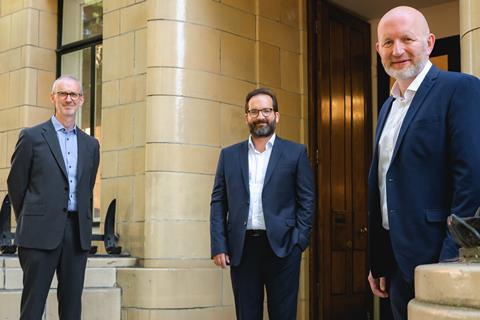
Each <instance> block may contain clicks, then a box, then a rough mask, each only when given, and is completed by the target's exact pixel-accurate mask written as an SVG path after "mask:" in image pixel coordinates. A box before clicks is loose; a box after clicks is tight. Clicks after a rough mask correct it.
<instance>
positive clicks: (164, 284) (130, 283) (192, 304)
mask: <svg viewBox="0 0 480 320" xmlns="http://www.w3.org/2000/svg"><path fill="white" fill-rule="evenodd" d="M117 281H118V285H119V286H120V287H121V288H122V293H123V294H122V306H123V307H125V308H129V307H135V308H149V309H154V308H162V309H181V308H201V307H209V306H218V305H220V303H221V294H220V292H221V290H220V288H221V282H222V275H221V271H218V270H212V269H193V268H191V269H141V268H138V269H129V268H126V269H119V270H118V271H117Z"/></svg>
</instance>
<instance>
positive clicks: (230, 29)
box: [102, 0, 308, 319]
mask: <svg viewBox="0 0 480 320" xmlns="http://www.w3.org/2000/svg"><path fill="white" fill-rule="evenodd" d="M104 6H105V7H104V8H105V16H104V19H105V33H104V37H105V41H104V45H105V51H104V52H105V56H104V61H105V65H104V78H103V80H104V83H103V85H104V88H103V92H104V114H103V115H102V121H103V130H104V131H103V137H104V141H105V143H104V146H103V153H102V156H103V160H102V162H103V167H102V168H103V171H102V172H103V180H102V182H103V185H102V202H103V199H104V197H105V196H106V195H112V196H113V195H116V196H117V197H118V199H123V200H122V201H124V204H123V205H122V204H119V210H120V223H119V229H118V231H119V233H120V237H121V245H122V246H123V247H124V248H126V249H127V250H128V251H129V252H131V253H132V254H133V255H134V256H136V257H138V258H139V261H140V266H141V267H140V268H130V269H123V270H119V271H118V283H119V285H120V286H121V288H122V293H123V294H122V308H123V309H122V317H125V318H128V319H130V318H131V317H133V318H135V319H147V318H149V317H150V318H152V319H157V318H158V319H164V318H165V319H167V318H168V319H173V318H178V319H180V318H182V319H183V318H189V319H190V318H191V319H233V318H234V317H235V316H234V308H233V297H232V291H231V287H230V276H229V272H228V269H227V270H221V269H219V268H217V267H215V266H214V265H213V263H212V261H211V260H210V240H209V237H210V236H209V209H210V204H209V203H210V194H211V190H212V185H213V178H214V174H215V169H216V164H217V160H218V155H219V151H220V149H221V148H222V147H225V146H227V145H230V144H233V143H236V142H239V141H241V140H244V139H246V138H247V136H248V130H247V127H246V125H245V123H244V97H245V94H246V93H247V92H248V91H250V90H252V89H253V88H255V87H257V86H258V85H267V86H270V87H272V88H273V89H274V90H275V91H276V92H277V94H278V96H279V103H280V112H281V114H282V118H281V123H280V126H279V134H281V135H282V136H283V137H285V138H288V139H292V140H295V141H298V142H305V141H304V137H305V131H306V126H305V114H307V112H306V101H307V99H306V87H307V83H306V61H307V55H306V31H305V30H306V23H305V16H306V15H305V7H304V5H303V1H300V0H282V1H277V0H262V1H259V0H222V1H212V0H147V1H145V2H143V1H135V2H134V1H133V0H129V1H123V2H120V1H113V0H109V1H105V2H104ZM134 7H142V8H141V9H140V8H139V9H138V11H135V9H133V8H134ZM127 10H130V11H131V13H130V14H134V13H135V12H137V13H138V17H137V18H136V19H133V18H132V19H131V21H132V24H127V25H125V26H124V24H125V21H128V20H126V19H129V14H128V12H127ZM134 21H137V22H138V26H140V21H143V22H144V25H145V27H146V29H144V31H145V32H144V31H140V30H138V31H134V32H135V33H134V34H128V32H129V30H133V29H132V28H130V27H129V26H134V24H133V22H134ZM143 53H145V59H144V60H143V58H142V57H143ZM137 56H139V57H140V59H141V60H140V61H141V62H144V64H143V65H142V64H141V65H140V67H142V68H144V69H143V70H144V72H145V73H146V78H145V88H146V89H145V93H144V94H145V102H146V103H145V109H144V110H145V111H144V112H143V116H144V118H143V120H142V121H138V122H135V121H136V120H135V119H136V118H137V117H141V116H142V113H141V112H142V110H141V109H140V108H138V109H137V108H136V107H133V106H131V105H130V104H131V103H130V102H129V101H126V102H125V103H122V101H121V97H122V95H125V94H126V93H128V92H130V91H129V90H133V89H131V85H135V84H136V85H137V94H140V96H138V95H137V96H136V99H137V100H138V99H139V97H140V98H141V91H138V85H139V84H142V83H143V79H144V78H142V77H141V76H140V75H139V76H138V77H137V78H136V79H138V80H139V81H133V82H132V81H130V82H128V83H130V85H128V83H127V82H125V85H123V86H122V82H124V81H129V79H130V78H131V76H130V75H131V74H132V73H135V68H136V67H135V66H136V63H137V62H136V61H137ZM132 63H133V65H132ZM138 72H140V73H141V72H143V71H141V68H140V69H138ZM132 98H133V95H132ZM134 109H135V111H134ZM132 131H133V133H132ZM132 135H133V137H135V136H138V137H139V140H138V141H137V140H135V138H133V140H132V138H131V137H132ZM140 138H142V139H144V140H143V147H142V140H141V139H140ZM137 142H138V145H137ZM132 149H133V150H134V151H133V152H134V153H133V154H134V156H135V158H134V159H136V160H135V164H134V165H133V173H134V175H135V184H134V185H133V186H132V182H133V180H132V178H129V177H128V175H130V174H129V173H125V174H122V173H121V172H120V169H121V166H122V165H121V163H122V162H123V163H125V164H128V163H130V162H127V161H125V160H124V159H128V157H127V155H128V153H129V152H132V151H131V150H132ZM137 155H138V156H137ZM142 160H143V162H141V163H143V164H144V167H142V166H141V165H140V163H138V162H139V161H142ZM117 163H118V164H117ZM125 168H131V167H130V166H125ZM136 168H138V170H137V169H136ZM142 171H143V174H142V173H141V172H142ZM129 172H131V171H129ZM137 180H138V184H137ZM142 188H143V189H142ZM133 190H135V191H134V192H133ZM142 201H143V205H142ZM136 203H138V206H137V205H136ZM122 239H123V240H122ZM304 265H305V263H304ZM307 270H308V268H307ZM307 294H308V274H307V272H305V271H304V272H302V279H301V292H300V305H299V319H305V317H307V313H308V305H307V301H308V296H307Z"/></svg>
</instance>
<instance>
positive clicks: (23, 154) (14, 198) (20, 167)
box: [7, 129, 33, 219]
mask: <svg viewBox="0 0 480 320" xmlns="http://www.w3.org/2000/svg"><path fill="white" fill-rule="evenodd" d="M32 149H33V148H32V142H31V138H30V137H29V136H28V131H27V130H25V129H24V130H22V131H21V132H20V135H19V138H18V141H17V145H16V147H15V151H14V152H13V155H12V167H11V168H10V173H9V174H8V178H7V185H8V196H9V198H10V202H11V203H12V207H13V211H14V213H15V217H16V218H17V219H18V216H19V215H20V212H21V210H22V207H23V199H24V197H25V193H26V191H27V188H28V185H29V182H30V168H31V166H32V157H33V150H32Z"/></svg>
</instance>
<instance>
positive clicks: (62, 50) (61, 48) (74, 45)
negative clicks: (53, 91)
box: [55, 0, 103, 136]
mask: <svg viewBox="0 0 480 320" xmlns="http://www.w3.org/2000/svg"><path fill="white" fill-rule="evenodd" d="M63 2H64V0H58V10H57V11H58V15H57V49H56V50H55V53H56V78H58V77H59V76H60V75H61V74H62V56H63V55H65V54H68V53H72V52H75V51H81V50H83V49H86V48H90V54H91V57H92V61H91V64H90V84H91V85H90V120H89V122H90V128H95V115H96V108H95V95H96V84H97V83H96V74H95V71H96V70H95V56H96V46H97V45H99V44H102V43H103V34H100V35H97V36H93V37H90V38H87V39H84V40H79V41H74V42H71V43H68V44H65V45H63V44H62V37H63ZM90 135H91V136H95V130H93V129H92V130H90Z"/></svg>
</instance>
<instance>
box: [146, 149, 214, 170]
mask: <svg viewBox="0 0 480 320" xmlns="http://www.w3.org/2000/svg"><path fill="white" fill-rule="evenodd" d="M217 160H218V148H213V147H208V146H202V145H187V144H172V143H150V144H147V145H146V170H147V171H173V172H189V173H203V174H215V169H216V166H217Z"/></svg>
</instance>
